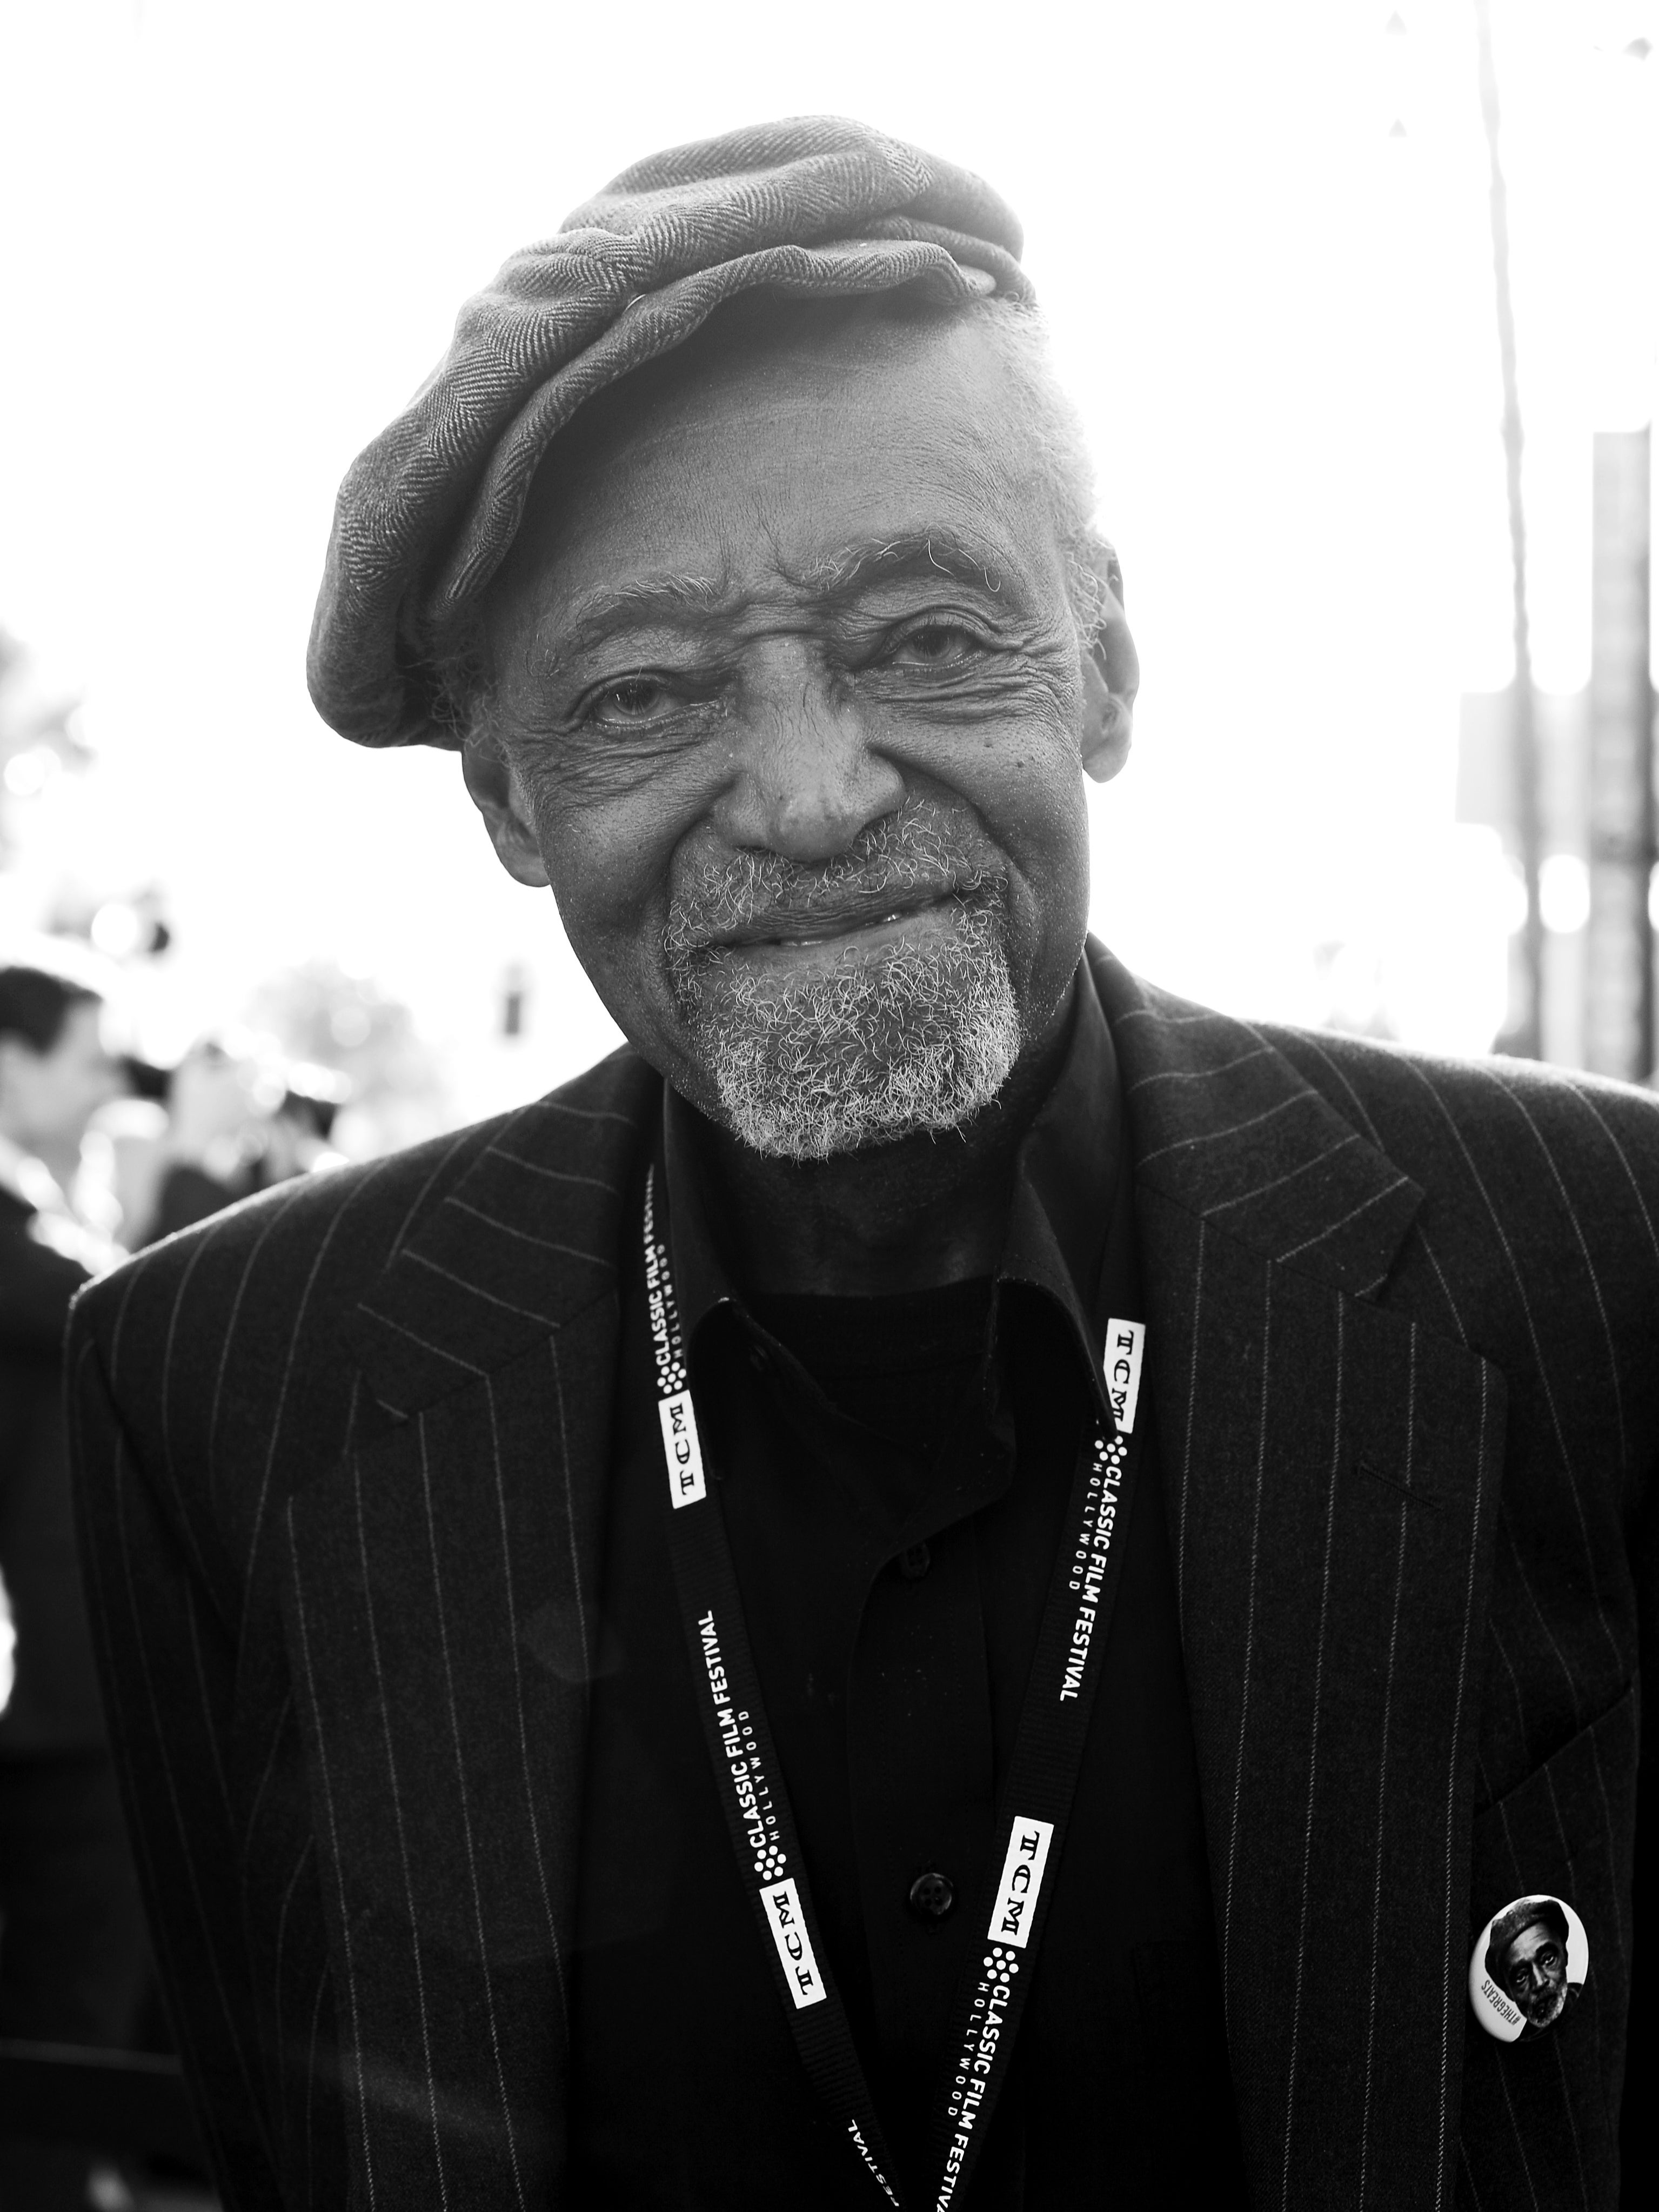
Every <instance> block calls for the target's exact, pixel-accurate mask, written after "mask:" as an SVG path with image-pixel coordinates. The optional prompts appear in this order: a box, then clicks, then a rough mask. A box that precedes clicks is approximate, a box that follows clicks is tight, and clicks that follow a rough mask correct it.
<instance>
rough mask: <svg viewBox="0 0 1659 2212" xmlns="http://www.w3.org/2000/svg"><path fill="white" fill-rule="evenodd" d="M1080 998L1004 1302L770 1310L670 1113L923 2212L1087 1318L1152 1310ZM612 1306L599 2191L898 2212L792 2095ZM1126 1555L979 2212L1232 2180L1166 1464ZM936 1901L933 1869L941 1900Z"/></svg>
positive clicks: (777, 1709) (704, 1418)
mask: <svg viewBox="0 0 1659 2212" xmlns="http://www.w3.org/2000/svg"><path fill="white" fill-rule="evenodd" d="M1075 995H1076V1008H1075V1012H1074V1015H1073V1035H1072V1038H1071V1043H1070V1048H1069V1051H1068V1055H1067V1059H1066V1065H1065V1066H1064V1068H1063V1070H1062V1073H1061V1074H1060V1079H1059V1081H1058V1082H1057V1083H1056V1085H1055V1087H1054V1091H1053V1092H1052V1094H1051V1095H1050V1097H1049V1099H1048V1101H1047V1102H1046V1103H1045V1105H1044V1108H1043V1109H1042V1113H1041V1114H1040V1115H1039V1116H1038V1118H1037V1121H1036V1123H1035V1124H1034V1126H1033V1127H1032V1129H1031V1131H1030V1133H1029V1135H1028V1137H1027V1139H1026V1140H1025V1143H1024V1146H1023V1147H1022V1150H1021V1155H1020V1160H1019V1165H1018V1176H1017V1178H1016V1184H1015V1189H1014V1194H1013V1199H1012V1206H1011V1212H1010V1221H1009V1230H1008V1236H1007V1241H1006V1246H1005V1249H1004V1252H1003V1255H1002V1258H1001V1261H1000V1264H999V1267H998V1270H997V1273H996V1276H995V1277H994V1279H989V1280H982V1281H980V1282H977V1283H967V1284H958V1285H951V1286H949V1287H947V1288H945V1289H943V1290H940V1291H928V1292H925V1293H921V1294H919V1295H915V1296H903V1297H884V1298H871V1299H862V1298H860V1299H834V1298H830V1299H825V1298H771V1299H764V1300H753V1301H748V1302H745V1301H744V1299H742V1298H741V1297H740V1296H739V1295H738V1291H736V1289H735V1287H734V1286H733V1285H732V1282H731V1280H730V1279H729V1278H728V1277H727V1276H726V1273H725V1271H724V1268H723V1266H722V1264H721V1261H720V1248H719V1243H718V1237H717V1233H716V1231H715V1229H714V1225H713V1224H712V1223H711V1222H710V1220H709V1218H708V1212H707V1210H706V1204H705V1194H704V1188H703V1185H702V1180H701V1178H700V1177H699V1176H698V1173H697V1169H696V1151H695V1142H696V1139H695V1121H694V1117H692V1116H690V1113H689V1109H686V1108H684V1106H683V1105H682V1104H680V1103H678V1101H676V1100H674V1099H673V1098H672V1097H670V1099H669V1102H668V1106H667V1109H666V1112H665V1136H664V1146H663V1152H664V1165H665V1180H666V1187H667V1196H668V1210H669V1222H670V1235H671V1251H672V1257H673V1264H674V1272H675V1279H676V1283H677V1286H678V1293H679V1302H680V1310H681V1315H682V1318H683V1322H684V1328H685V1332H686V1337H687V1341H688V1344H689V1346H690V1358H691V1370H692V1378H693V1384H694V1388H695V1389H696V1396H697V1404H698V1414H699V1424H700V1428H701V1430H702V1437H703V1444H704V1453H705V1460H706V1462H707V1464H708V1467H709V1468H710V1469H711V1471H712V1472H713V1474H714V1477H715V1479H716V1480H719V1481H720V1485H721V1492H720V1498H721V1505H722V1510H723V1512H724V1514H725V1516H726V1525H727V1528H728V1532H729V1535H730V1539H731V1543H732V1552H733V1555H734V1559H735V1561H736V1565H737V1569H738V1580H739V1583H740V1586H741V1589H742V1592H743V1601H744V1615H745V1619H746V1620H747V1624H748V1627H749V1633H750V1641H751V1643H752V1644H753V1647H754V1650H755V1655H756V1660H757V1666H758V1668H759V1673H760V1677H761V1680H762V1683H763V1687H764V1691H765V1696H766V1701H767V1707H768V1711H769V1714H770V1717H771V1721H772V1725H773V1729H774V1733H775V1738H776V1741H777V1747H778V1755H779V1758H780V1759H781V1764H782V1767H783V1771H784V1778H785V1782H786V1784H787V1788H788V1791H789V1796H790V1799H791V1802H792V1804H793V1809H794V1814H795V1819H796V1825H797V1827H798V1829H799V1833H800V1837H801V1842H802V1849H803V1855H804V1857H805V1863H806V1871H807V1876H808V1879H809V1881H810V1882H811V1888H812V1893H813V1896H814V1899H815V1900H816V1903H817V1910H818V1915H819V1918H820V1922H821V1924H822V1928H823V1937H824V1943H825V1948H826V1950H827V1953H828V1958H827V1961H826V1963H827V1964H828V1966H829V1969H830V1971H831V1972H832V1973H833V1974H834V1976H835V1978H836V1982H837V1984H838V1985H839V1987H840V1989H841V1990H842V1996H843V1999H844V2001H845V2002H846V2005H847V2009H848V2016H849V2019H850V2021H851V2023H852V2027H853V2033H854V2038H855V2039H856V2041H857V2043H858V2045H859V2050H860V2056H861V2057H862V2060H863V2063H864V2067H865V2072H866V2079H867V2080H868V2081H869V2083H870V2087H871V2090H872V2095H873V2096H874V2098H875V2100H876V2104H877V2106H878V2112H879V2114H880V2118H881V2122H882V2125H883V2128H884V2130H885V2133H886V2136H887V2141H888V2144H889V2147H890V2151H891V2153H892V2154H893V2158H894V2161H895V2164H896V2167H897V2170H898V2176H899V2179H900V2183H901V2185H902V2188H903V2189H904V2191H905V2193H906V2197H907V2202H908V2203H913V2204H916V2205H922V2204H927V2203H931V2201H932V2197H933V2190H934V2187H935V2186H936V2185H937V2181H938V2175H937V2174H936V2173H935V2172H933V2160H932V2156H931V2150H930V2144H929V2139H928V2132H927V2124H928V2119H929V2116H930V2114H931V2112H932V2111H933V2106H934V2103H935V2101H936V2089H937V2083H938V2078H939V2071H940V2069H941V2067H942V2064H943V2061H944V2056H945V2043H946V2038H947V2033H948V2023H949V2014H950V2007H951V1996H952V1994H953V1991H954V1990H955V1986H956V1983H957V1976H958V1973H959V1972H960V1971H961V1969H962V1967H963V1964H964V1963H965V1961H966V1959H967V1957H968V1954H969V1952H971V1951H972V1950H973V1949H975V1948H976V1933H975V1915H976V1911H977V1908H978V1900H979V1893H980V1888H981V1883H982V1882H983V1881H984V1879H985V1875H986V1871H987V1857H988V1856H989V1853H990V1850H991V1848H992V1834H993V1828H994V1820H995V1811H996V1797H997V1791H998V1788H999V1785H1000V1781H1001V1778H1002V1776H1003V1774H1004V1772H1005V1771H1006V1766H1007V1763H1008V1759H1009V1756H1010V1753H1011V1752H1012V1746H1013V1739H1014V1733H1015V1729H1016V1727H1017V1725H1018V1717H1019V1712H1020V1707H1021V1704H1022V1701H1023V1699H1024V1690H1025V1684H1026V1679H1027V1676H1028V1674H1029V1673H1030V1662H1031V1656H1032V1652H1033V1650H1034V1647H1035V1644H1036V1632H1037V1626H1038V1622H1039V1620H1040V1617H1041V1613H1042V1604H1043V1600H1044V1597H1045V1595H1046V1593H1047V1589H1048V1579H1049V1574H1050V1571H1051V1569H1052V1566H1053V1563H1054V1554H1055V1552H1056V1549H1057V1547H1058V1545H1059V1543H1060V1535H1061V1522H1062V1518H1063V1515H1064V1510H1065V1505H1066V1493H1067V1491H1068V1488H1069V1486H1070V1483H1071V1480H1072V1476H1073V1472H1074V1468H1075V1465H1076V1455H1077V1452H1078V1449H1079V1445H1080V1443H1082V1441H1083V1434H1084V1428H1085V1422H1086V1421H1087V1420H1088V1419H1089V1417H1090V1414H1091V1408H1092V1406H1093V1404H1094V1402H1095V1393H1096V1384H1095V1381H1094V1377H1095V1375H1096V1374H1097V1371H1098V1361H1099V1328H1098V1321H1099V1319H1100V1318H1103V1316H1104V1315H1105V1314H1106V1313H1107V1312H1112V1313H1116V1314H1127V1315H1129V1316H1139V1312H1140V1304H1139V1282H1138V1278H1137V1273H1136V1267H1135V1255H1134V1249H1133V1217H1132V1213H1131V1209H1130V1206H1129V1203H1128V1192H1127V1177H1125V1178H1122V1179H1121V1180H1120V1178H1119V1176H1118V1175H1117V1172H1116V1168H1117V1158H1118V1152H1119V1146H1118V1130H1119V1127H1120V1121H1121V1103H1120V1100H1119V1097H1118V1089H1117V1082H1116V1072H1115V1064H1114V1060H1113V1055H1112V1050H1111V1042H1110V1037H1109V1032H1108V1030H1107V1028H1106V1024H1105V1021H1104V1018H1103V1016H1102V1014H1101V1012H1100V1008H1099V1005H1098V1001H1097V999H1096V997H1095V994H1094V990H1093V987H1092V984H1091V981H1090V980H1089V978H1088V976H1087V975H1086V973H1085V974H1083V975H1080V976H1079V982H1078V986H1077V990H1076V994H1075ZM1150 1398H1151V1394H1150V1392H1144V1393H1143V1395H1142V1398H1141V1407H1142V1409H1143V1410H1142V1413H1141V1416H1140V1418H1141V1419H1142V1420H1143V1421H1150V1419H1151V1413H1150ZM613 1469H614V1476H613V1483H612V1488H611V1497H610V1502H609V1507H608V1517H607V1528H606V1558H605V1591H604V1598H603V1607H602V1627H601V1634H600V1641H599V1654H600V1656H599V1680H598V1681H597V1683H596V1686H595V1692H594V1701H593V1709H592V1736H591V1741H590V1753H589V1767H588V1775H587V1782H586V1806H585V1814H584V1825H583V1844H582V1857H581V1868H580V1893H579V1905H578V1935H577V1958H576V1960H575V1965H574V1977H573V1991H572V2091H573V2093H572V2100H571V2112H572V2123H571V2124H572V2145H571V2154H572V2173H573V2179H574V2202H575V2203H577V2204H579V2205H580V2206H581V2207H583V2208H585V2209H586V2208H599V2207H611V2206H616V2207H623V2206H626V2207H628V2208H629V2212H655V2208H664V2212H666V2208H670V2207H672V2208H675V2212H680V2208H690V2207H707V2208H709V2212H714V2209H715V2208H720V2212H724V2208H726V2207H727V2206H730V2205H733V2204H736V2203H738V2202H740V2201H742V2200H744V2199H745V2198H748V2197H757V2198H759V2199H762V2200H763V2201H768V2202H774V2203H787V2204H788V2205H789V2206H791V2207H792V2208H794V2212H816V2208H818V2207H823V2208H826V2212H828V2208H830V2207H837V2208H839V2207H842V2206H849V2207H851V2206H857V2205H860V2204H862V2203H865V2202H866V2199H867V2200H868V2201H869V2202H871V2203H874V2202H875V2201H877V2200H876V2199H875V2197H874V2192H873V2191H871V2190H870V2188H869V2185H868V2184H867V2182H866V2181H865V2180H864V2179H863V2178H862V2177H861V2175H860V2172H858V2170H857V2168H856V2166H855V2165H854V2161H853V2160H852V2159H851V2156H850V2154H849V2153H848V2149H847V2148H846V2145H845V2143H844V2142H843V2141H842V2139H841V2138H840V2137H839V2136H837V2135H836V2134H835V2133H834V2132H832V2130H830V2129H829V2127H828V2126H827V2125H826V2124H825V2122H824V2120H823V2116H822V2114H821V2113H820V2112H819V2110H818V2108H817V2104H816V2101H815V2100H814V2097H813V2094H812V2092H811V2088H810V2087H809V2085H808V2083H807V2081H806V2079H805V2074H804V2073H803V2071H802V2069H801V2066H800V2063H799V2058H798V2057H797V2055H796V2051H795V2048H794V2045H793V2039H792V2036H791V2033H790V2028H789V2024H788V2022H787V2020H786V2019H785V2017H784V2015H783V2010H782V2008H781V2004H780V2002H779V2001H778V1998H777V1996H776V1994H775V1990H774V1988H773V1986H772V1982H771V1979H770V1973H769V1964H768V1961H767V1960H766V1958H765V1957H764V1955H763V1952H762V1949H761V1938H760V1936H759V1934H758V1931H757V1929H756V1926H755V1923H754V1918H753V1912H752V1907H751V1905H750V1900H749V1898H748V1896H747V1893H746V1891H745V1888H744V1884H743V1882H742V1881H741V1880H740V1878H739V1875H738V1869H737V1867H736V1865H735V1863H734V1860H733V1857H732V1850H731V1846H730V1844H729V1842H728V1840H727V1837H726V1827H725V1823H724V1820H723V1817H722V1814H721V1809H720V1801H719V1799H718V1797H717V1795H716V1792H715V1787H714V1779H713V1777H712V1775H711V1773H710V1770H709V1765H708V1753H707V1751H706V1749H705V1747H704V1744H703V1741H702V1732H701V1726H700V1721H699V1716H698V1711H697V1708H696V1703H695V1684H694V1680H693V1676H692V1674H691V1670H690V1664H689V1662H688V1657H687V1652H686V1645H685V1640H684V1630H683V1627H682V1626H681V1622H680V1618H679V1613H678V1604H677V1601H676V1596H675V1592H674V1587H673V1583H672V1577H671V1571H670V1568H669V1564H668V1556H667V1548H666V1527H665V1523H666V1520H667V1507H666V1501H665V1496H664V1493H663V1482H662V1461H661V1443H660V1431H659V1425H658V1421H657V1415H656V1407H655V1386H654V1378H653V1369H652V1363H651V1358H650V1351H649V1344H648V1336H647V1327H646V1321H645V1310H644V1292H643V1280H642V1274H641V1271H640V1269H639V1268H638V1267H635V1268H634V1269H633V1270H632V1271H631V1272H630V1277H629V1280H628V1282H627V1284H626V1285H625V1288H624V1293H623V1338H622V1357H621V1360H620V1364H619V1376H618V1401H617V1414H616V1442H615V1446H614V1450H613ZM1124 1543H1125V1550H1124V1554H1123V1565H1122V1571H1121V1573H1122V1579H1121V1586H1120V1591H1119V1596H1118V1602H1117V1609H1116V1613H1115V1617H1114V1620H1113V1624H1112V1628H1111V1633H1110V1638H1109V1643H1108V1645H1107V1650H1106V1657H1105V1668H1104V1672H1103V1679H1102V1682H1101V1687H1100V1692H1099V1696H1098V1699H1097V1704H1096V1707H1095V1711H1094V1715H1093V1717H1092V1720H1091V1727H1090V1735H1089V1740H1088V1747H1087V1753H1086V1756H1085V1763H1084V1768H1083V1773H1082V1777H1081V1778H1080V1781H1079V1790H1078V1796H1077V1802H1076V1805H1075V1808H1074V1811H1073V1818H1072V1821H1071V1825H1070V1827H1069V1830H1068V1832H1067V1836H1066V1845H1065V1851H1064V1856H1063V1857H1062V1859H1061V1862H1060V1868H1059V1871H1058V1875H1057V1876H1055V1877H1053V1878H1052V1879H1054V1882H1055V1887H1054V1891H1053V1898H1052V1904H1051V1906H1050V1911H1049V1919H1048V1928H1047V1931H1046V1934H1045V1936H1044V1939H1043V1942H1042V1953H1041V1957H1040V1960H1039V1961H1038V1967H1037V1979H1036V1984H1035V1987H1034V1989H1033V1991H1032V1994H1031V1997H1030V2002H1029V2003H1028V2007H1027V2010H1026V2015H1025V2019H1024V2026H1023V2027H1022V2030H1021V2034H1020V2042H1019V2045H1018V2052H1017V2057H1016V2060H1015V2063H1014V2066H1013V2068H1012V2071H1011V2075H1010V2078H1009V2080H1008V2082H1007V2085H1006V2088H1005V2091H1004V2093H1003V2096H1002V2100H1001V2101H1000V2105H999V2106H998V2109H997V2112H996V2114H995V2117H994V2120H993V2122H992V2125H991V2128H990V2130H989V2132H988V2134H987V2138H986V2143H985V2148H984V2150H983V2152H982V2154H981V2161H980V2166H979V2170H978V2172H977V2173H976V2175H975V2179H974V2181H973V2184H972V2185H971V2187H970V2189H969V2191H968V2192H967V2194H966V2195H965V2196H959V2197H957V2200H956V2201H957V2206H958V2207H961V2208H963V2212H1012V2208H1014V2207H1018V2206H1023V2205H1030V2206H1032V2207H1037V2206H1049V2205H1053V2206H1056V2207H1058V2206H1065V2207H1067V2208H1079V2212H1080V2209H1081V2208H1086V2207H1089V2206H1092V2205H1101V2206H1104V2205H1106V2204H1107V2203H1110V2204H1112V2205H1113V2206H1114V2207H1125V2206H1137V2205H1141V2204H1145V2205H1148V2206H1150V2205H1153V2204H1158V2205H1160V2206H1164V2205H1169V2204H1171V2203H1181V2202H1182V2201H1185V2198H1186V2197H1187V2196H1188V2194H1189V2193H1190V2194H1191V2195H1192V2196H1193V2197H1194V2200H1195V2199H1196V2197H1197V2195H1198V2194H1199V2193H1200V2189H1204V2190H1207V2191H1212V2192H1213V2191H1215V2189H1216V2188H1217V2186H1218V2180H1217V2175H1218V2163H1217V2161H1218V2158H1219V2160H1220V2161H1221V2170H1222V2171H1223V2172H1231V2171H1236V2162H1237V2161H1236V2152H1233V2151H1232V2149H1231V2129H1232V2122H1231V2092H1230V2089H1229V2087H1228V2084H1227V2080H1226V2072H1225V2055H1224V2052H1223V2048H1222V2042H1221V2028H1220V1996H1219V1984H1218V1976H1217V1973H1216V1966H1215V1957H1214V1938H1213V1932H1212V1917H1211V1908H1210V1900H1209V1887H1208V1875H1207V1867H1206V1857H1205V1850H1204V1841H1203V1833H1202V1828H1201V1824H1200V1809H1199V1802H1198V1791H1197V1782H1196V1775H1195V1770H1194V1759H1193V1751H1192V1744H1191V1734H1190V1727H1189V1723H1188V1716H1187V1708H1186V1694H1185V1687H1184V1682H1183V1679H1182V1666H1181V1652H1180V1644H1179V1637H1178V1631H1177V1624H1176V1603H1175V1593H1174V1583H1173V1577H1172V1575H1171V1571H1170V1560H1169V1554H1168V1547H1167V1540H1166V1538H1165V1534H1164V1522H1163V1510H1162V1500H1161V1498H1160V1497H1159V1494H1158V1477H1157V1451H1156V1439H1155V1437H1148V1439H1147V1448H1144V1449H1143V1453H1142V1460H1141V1474H1140V1476H1139V1486H1138V1494H1137V1496H1136V1498H1135V1499H1134V1501H1133V1510H1132V1512H1131V1514H1130V1516H1129V1522H1128V1527H1127V1534H1126V1536H1125V1538H1124ZM924 1876H942V1877H943V1878H944V1884H945V1885H948V1893H949V1894H950V1895H951V1897H953V1899H954V1900H955V1901H954V1903H953V1904H952V1905H951V1908H950V1909H949V1910H948V1911H945V1913H944V1914H943V1915H942V1916H940V1915H939V1914H937V1913H936V1912H930V1911H926V1910H918V1909H917V1905H916V1904H913V1902H912V1892H913V1890H914V1889H915V1887H916V1885H917V1882H918V1880H919V1878H921V1877H924ZM946 1894H947V1892H946V1889H945V1887H942V1886H941V1884H940V1883H939V1881H932V1882H928V1883H926V1884H924V1886H923V1890H922V1892H921V1899H919V1902H924V1901H927V1900H931V1902H932V1903H933V1905H935V1906H937V1905H939V1904H940V1903H941V1902H943V1901H944V1899H945V1896H946ZM1221 2186H1222V2187H1223V2189H1224V2191H1225V2180H1224V2181H1223V2182H1222V2183H1221ZM1240 2195H1241V2198H1242V2184H1241V2185H1240ZM1211 2201H1212V2202H1214V2201H1217V2200H1216V2198H1215V2197H1214V2196H1213V2194H1212V2197H1211ZM1220 2201H1224V2202H1225V2201H1226V2200H1225V2194H1224V2195H1223V2197H1221V2199H1220Z"/></svg>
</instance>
